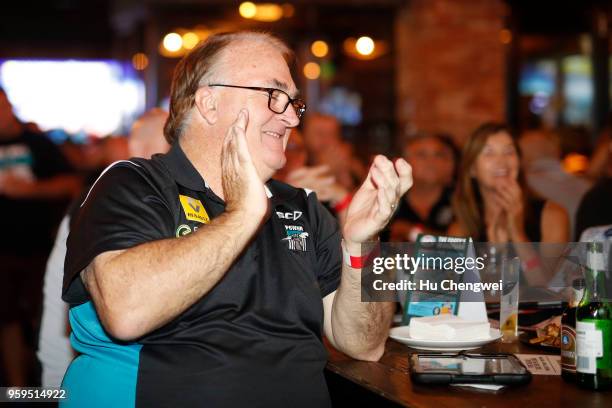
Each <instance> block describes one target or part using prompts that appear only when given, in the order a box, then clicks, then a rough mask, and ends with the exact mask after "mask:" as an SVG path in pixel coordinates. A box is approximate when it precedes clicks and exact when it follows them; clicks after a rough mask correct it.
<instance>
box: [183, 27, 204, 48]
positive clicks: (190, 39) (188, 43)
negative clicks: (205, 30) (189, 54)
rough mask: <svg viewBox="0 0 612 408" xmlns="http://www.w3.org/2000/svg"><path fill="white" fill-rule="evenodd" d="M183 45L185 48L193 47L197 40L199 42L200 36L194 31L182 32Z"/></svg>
mask: <svg viewBox="0 0 612 408" xmlns="http://www.w3.org/2000/svg"><path fill="white" fill-rule="evenodd" d="M182 39H183V47H184V48H185V49H186V50H191V49H192V48H193V47H195V46H196V45H197V44H198V42H200V38H199V37H198V35H197V34H196V33H194V32H191V31H189V32H187V33H185V34H183V37H182Z"/></svg>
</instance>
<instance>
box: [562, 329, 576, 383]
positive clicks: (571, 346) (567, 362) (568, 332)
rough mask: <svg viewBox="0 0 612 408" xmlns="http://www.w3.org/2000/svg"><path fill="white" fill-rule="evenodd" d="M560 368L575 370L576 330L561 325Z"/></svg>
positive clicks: (573, 371)
mask: <svg viewBox="0 0 612 408" xmlns="http://www.w3.org/2000/svg"><path fill="white" fill-rule="evenodd" d="M561 369H563V370H564V371H569V372H572V373H575V372H576V331H575V330H574V328H573V327H571V326H567V325H563V326H562V327H561Z"/></svg>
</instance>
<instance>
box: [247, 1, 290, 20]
mask: <svg viewBox="0 0 612 408" xmlns="http://www.w3.org/2000/svg"><path fill="white" fill-rule="evenodd" d="M282 17H283V8H282V7H281V6H279V5H278V4H273V3H263V4H258V5H256V6H255V15H254V16H253V19H254V20H257V21H263V22H266V23H271V22H273V21H278V20H280V19H281V18H282Z"/></svg>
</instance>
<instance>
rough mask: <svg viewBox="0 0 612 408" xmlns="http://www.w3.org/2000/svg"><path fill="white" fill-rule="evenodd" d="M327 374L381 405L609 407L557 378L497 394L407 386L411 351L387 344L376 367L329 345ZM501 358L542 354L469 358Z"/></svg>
mask: <svg viewBox="0 0 612 408" xmlns="http://www.w3.org/2000/svg"><path fill="white" fill-rule="evenodd" d="M326 345H327V349H328V351H329V362H328V363H327V370H328V371H330V372H332V373H335V374H337V375H339V376H341V377H343V378H345V379H347V380H349V381H351V382H353V383H355V384H357V385H359V386H361V387H363V388H365V389H367V390H369V391H371V392H372V393H375V394H377V395H378V396H380V397H383V398H385V399H386V400H390V401H393V402H394V403H396V404H399V405H402V406H406V407H418V408H425V407H434V408H461V407H495V408H497V407H512V408H531V407H537V408H542V407H577V408H587V407H602V408H603V407H607V408H611V407H612V391H604V392H601V391H600V392H597V391H588V390H583V389H580V388H578V387H577V386H576V385H574V384H568V383H566V382H565V381H563V380H562V379H561V377H560V376H543V375H534V376H533V377H532V381H531V383H530V384H529V385H526V386H521V387H516V388H510V387H506V388H504V389H502V390H501V391H498V392H497V393H492V392H490V391H481V390H468V389H463V388H457V387H453V386H424V385H419V384H412V382H411V381H410V375H409V374H408V373H409V369H408V357H409V355H410V354H411V353H413V352H416V351H417V350H414V349H412V348H409V347H408V346H405V345H403V344H401V343H398V342H396V341H394V340H391V339H389V340H388V341H387V346H386V350H385V354H384V355H383V357H382V358H381V359H380V361H379V362H376V363H370V362H364V361H357V360H354V359H352V358H350V357H348V356H346V355H345V354H343V353H341V352H339V351H337V350H335V349H334V348H333V347H332V346H331V345H329V343H327V344H326ZM479 351H482V352H507V353H519V354H546V353H545V352H542V351H540V350H537V349H534V348H531V347H528V346H526V345H523V344H521V343H519V342H518V341H517V342H515V343H509V344H507V343H502V342H501V341H497V342H495V343H492V344H489V345H486V346H484V347H483V348H481V349H478V350H474V352H479Z"/></svg>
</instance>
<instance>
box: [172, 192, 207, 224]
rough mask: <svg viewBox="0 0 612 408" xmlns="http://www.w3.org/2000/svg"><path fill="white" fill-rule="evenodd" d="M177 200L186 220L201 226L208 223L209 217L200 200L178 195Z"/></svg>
mask: <svg viewBox="0 0 612 408" xmlns="http://www.w3.org/2000/svg"><path fill="white" fill-rule="evenodd" d="M179 200H180V201H181V206H182V207H183V211H184V212H185V217H187V219H188V220H190V221H197V222H201V223H202V224H208V223H209V222H210V217H209V216H208V213H207V212H206V210H205V209H204V205H203V204H202V202H201V201H200V200H198V199H195V198H192V197H189V196H186V195H182V194H179Z"/></svg>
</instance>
